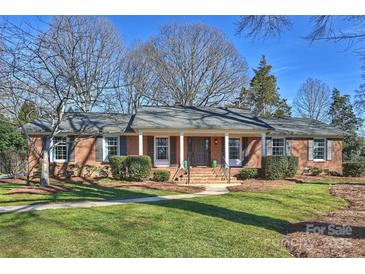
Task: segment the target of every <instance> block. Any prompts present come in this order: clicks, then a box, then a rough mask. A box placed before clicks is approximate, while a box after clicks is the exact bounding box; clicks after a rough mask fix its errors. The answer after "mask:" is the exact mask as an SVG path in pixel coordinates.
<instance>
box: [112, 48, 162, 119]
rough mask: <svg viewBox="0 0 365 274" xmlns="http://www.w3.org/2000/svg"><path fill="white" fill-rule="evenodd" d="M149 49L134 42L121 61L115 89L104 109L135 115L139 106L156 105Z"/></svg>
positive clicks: (154, 82)
mask: <svg viewBox="0 0 365 274" xmlns="http://www.w3.org/2000/svg"><path fill="white" fill-rule="evenodd" d="M149 50H150V48H149V47H148V45H146V44H142V43H138V42H136V43H135V44H134V45H133V46H132V47H131V48H129V49H128V51H127V53H126V54H125V55H124V57H123V60H121V63H120V67H119V72H118V75H117V77H116V78H115V84H114V86H115V89H114V91H113V92H111V93H109V96H108V97H107V98H106V100H107V101H106V107H105V108H106V109H108V110H109V111H117V112H118V111H120V112H123V113H129V114H131V113H135V112H136V110H137V108H138V107H140V106H141V105H148V104H151V103H156V102H157V101H158V99H156V98H155V96H154V92H155V91H156V84H157V80H158V78H157V77H156V74H155V72H154V70H153V65H152V62H151V60H150V57H149V53H150V52H149Z"/></svg>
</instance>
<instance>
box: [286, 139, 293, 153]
mask: <svg viewBox="0 0 365 274" xmlns="http://www.w3.org/2000/svg"><path fill="white" fill-rule="evenodd" d="M292 143H293V140H291V139H285V154H286V156H291V155H292V153H291V148H292Z"/></svg>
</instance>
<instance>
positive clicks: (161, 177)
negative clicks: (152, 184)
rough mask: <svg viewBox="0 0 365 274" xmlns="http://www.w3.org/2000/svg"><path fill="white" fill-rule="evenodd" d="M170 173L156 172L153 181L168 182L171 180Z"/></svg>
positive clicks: (165, 171)
mask: <svg viewBox="0 0 365 274" xmlns="http://www.w3.org/2000/svg"><path fill="white" fill-rule="evenodd" d="M170 175H171V173H170V171H167V170H156V171H155V172H154V173H153V180H154V181H156V182H167V181H168V180H169V179H170Z"/></svg>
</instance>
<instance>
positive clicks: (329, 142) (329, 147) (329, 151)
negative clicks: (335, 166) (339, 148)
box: [327, 139, 332, 161]
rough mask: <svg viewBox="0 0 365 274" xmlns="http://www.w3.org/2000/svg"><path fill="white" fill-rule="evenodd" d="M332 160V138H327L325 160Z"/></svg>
mask: <svg viewBox="0 0 365 274" xmlns="http://www.w3.org/2000/svg"><path fill="white" fill-rule="evenodd" d="M331 160H332V140H328V139H327V161H331Z"/></svg>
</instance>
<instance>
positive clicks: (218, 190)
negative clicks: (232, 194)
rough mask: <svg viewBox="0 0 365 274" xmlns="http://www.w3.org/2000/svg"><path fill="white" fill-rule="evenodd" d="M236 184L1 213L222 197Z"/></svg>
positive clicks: (16, 208) (2, 210)
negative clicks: (178, 192)
mask: <svg viewBox="0 0 365 274" xmlns="http://www.w3.org/2000/svg"><path fill="white" fill-rule="evenodd" d="M232 185H236V184H229V185H227V184H210V185H208V184H207V185H203V184H202V185H200V186H204V187H205V191H202V192H198V193H192V194H176V195H168V196H152V197H144V198H133V199H124V200H105V201H82V202H65V203H49V204H29V205H20V206H1V207H0V213H17V212H29V211H36V210H45V209H61V208H90V207H100V206H112V205H124V204H130V203H150V202H158V201H165V200H178V199H187V198H195V197H202V196H209V195H221V194H225V193H228V192H229V191H228V189H227V186H232Z"/></svg>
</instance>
